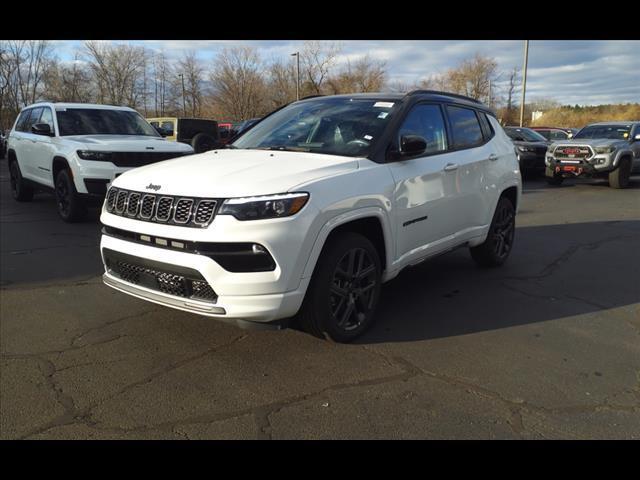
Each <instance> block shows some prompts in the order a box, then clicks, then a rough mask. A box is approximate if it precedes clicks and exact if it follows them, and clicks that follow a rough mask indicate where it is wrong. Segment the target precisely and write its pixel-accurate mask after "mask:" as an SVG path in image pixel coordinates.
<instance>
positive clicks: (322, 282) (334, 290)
mask: <svg viewBox="0 0 640 480" xmlns="http://www.w3.org/2000/svg"><path fill="white" fill-rule="evenodd" d="M381 272H382V269H381V265H380V257H379V255H378V252H377V250H376V248H375V247H374V246H373V244H372V243H371V242H370V241H369V240H368V239H367V238H365V237H363V236H362V235H360V234H357V233H352V232H349V233H344V234H342V235H339V236H337V237H334V238H333V239H332V240H331V241H330V243H328V244H327V245H326V246H325V248H324V250H323V252H322V255H321V256H320V258H319V259H318V264H317V267H316V271H315V272H314V274H313V278H312V280H311V284H310V285H309V289H308V291H307V295H306V297H305V300H304V303H303V306H302V308H301V310H300V312H299V313H298V320H299V323H300V326H301V327H302V328H303V329H304V330H306V331H308V332H309V333H311V334H313V335H315V336H318V337H325V338H328V339H329V340H332V341H334V342H341V343H346V342H351V341H353V340H355V339H356V338H357V337H359V336H360V335H362V334H363V333H364V332H365V331H366V330H367V329H368V328H369V327H371V325H372V324H373V319H374V314H375V310H376V307H377V304H378V299H379V296H380V286H381Z"/></svg>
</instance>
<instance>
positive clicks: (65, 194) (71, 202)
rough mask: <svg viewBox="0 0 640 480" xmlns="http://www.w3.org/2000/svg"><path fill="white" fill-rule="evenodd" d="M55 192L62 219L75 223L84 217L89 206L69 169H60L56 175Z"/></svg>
mask: <svg viewBox="0 0 640 480" xmlns="http://www.w3.org/2000/svg"><path fill="white" fill-rule="evenodd" d="M55 194H56V203H57V206H58V214H59V215H60V218H62V220H64V221H65V222H68V223H75V222H79V221H81V220H82V219H84V217H85V216H86V214H87V207H86V205H85V202H84V201H83V200H82V198H80V195H78V192H77V191H76V187H75V185H74V184H73V180H71V175H70V173H69V170H60V172H58V174H57V175H56V189H55Z"/></svg>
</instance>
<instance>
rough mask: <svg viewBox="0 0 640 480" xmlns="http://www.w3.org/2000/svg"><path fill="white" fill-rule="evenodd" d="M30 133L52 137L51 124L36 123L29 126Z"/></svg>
mask: <svg viewBox="0 0 640 480" xmlns="http://www.w3.org/2000/svg"><path fill="white" fill-rule="evenodd" d="M31 133H35V134H36V135H46V136H47V137H53V132H52V131H51V126H50V125H49V124H48V123H36V124H35V125H33V126H32V127H31Z"/></svg>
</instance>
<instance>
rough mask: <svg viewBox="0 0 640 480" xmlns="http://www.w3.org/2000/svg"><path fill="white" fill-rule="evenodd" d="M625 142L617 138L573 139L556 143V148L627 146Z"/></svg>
mask: <svg viewBox="0 0 640 480" xmlns="http://www.w3.org/2000/svg"><path fill="white" fill-rule="evenodd" d="M626 143H627V142H625V141H624V140H617V139H615V138H572V139H570V140H562V141H558V142H555V143H554V144H553V146H554V147H557V146H558V145H589V146H591V147H606V146H609V145H616V144H626Z"/></svg>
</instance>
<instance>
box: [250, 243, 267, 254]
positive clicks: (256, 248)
mask: <svg viewBox="0 0 640 480" xmlns="http://www.w3.org/2000/svg"><path fill="white" fill-rule="evenodd" d="M251 250H252V251H253V253H254V254H255V255H263V254H265V253H267V251H266V250H265V248H264V247H263V246H262V245H258V244H257V243H254V244H253V246H252V247H251Z"/></svg>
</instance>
